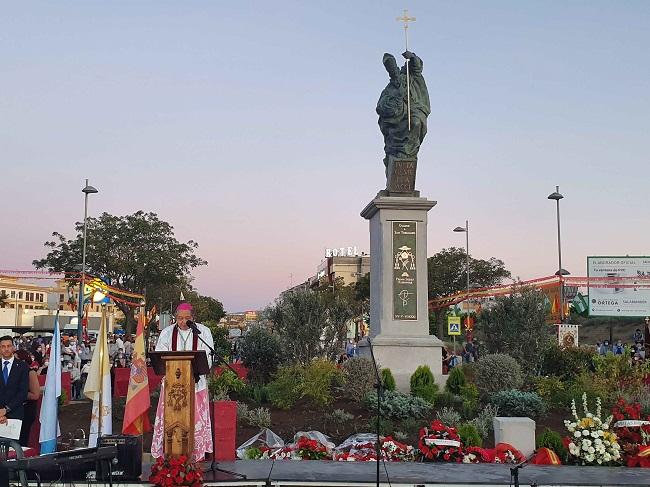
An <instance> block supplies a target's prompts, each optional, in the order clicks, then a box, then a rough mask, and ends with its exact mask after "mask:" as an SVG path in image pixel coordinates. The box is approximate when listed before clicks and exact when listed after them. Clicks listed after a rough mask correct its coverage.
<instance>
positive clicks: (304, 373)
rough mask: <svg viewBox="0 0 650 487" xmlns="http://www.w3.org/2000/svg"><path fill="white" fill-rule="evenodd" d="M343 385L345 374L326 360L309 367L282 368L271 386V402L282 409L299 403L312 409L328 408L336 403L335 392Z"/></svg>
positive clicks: (313, 363) (318, 361)
mask: <svg viewBox="0 0 650 487" xmlns="http://www.w3.org/2000/svg"><path fill="white" fill-rule="evenodd" d="M341 384H343V374H342V372H341V371H340V370H339V369H338V368H337V367H336V365H334V364H333V363H331V362H329V361H327V360H315V361H314V362H312V363H311V364H309V365H308V366H306V367H303V366H301V365H299V364H295V365H290V366H286V367H281V368H280V369H279V370H278V373H277V374H276V377H275V379H273V381H271V382H270V383H269V385H268V395H269V401H271V404H273V405H274V406H275V407H277V408H280V409H290V408H291V407H293V405H294V404H295V403H296V402H297V401H298V400H300V399H306V400H307V401H308V402H309V404H310V405H311V406H315V407H319V408H322V407H325V406H327V405H328V404H330V403H331V402H332V401H333V400H334V396H333V395H332V390H333V389H334V388H335V387H338V386H340V385H341Z"/></svg>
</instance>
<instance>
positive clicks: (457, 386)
mask: <svg viewBox="0 0 650 487" xmlns="http://www.w3.org/2000/svg"><path fill="white" fill-rule="evenodd" d="M465 384H467V379H466V378H465V373H464V372H463V371H462V367H454V368H453V369H451V372H449V377H447V383H446V384H445V390H446V391H448V392H451V393H452V394H456V395H457V396H459V395H460V394H461V393H460V390H461V388H463V387H464V386H465Z"/></svg>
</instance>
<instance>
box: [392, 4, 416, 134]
mask: <svg viewBox="0 0 650 487" xmlns="http://www.w3.org/2000/svg"><path fill="white" fill-rule="evenodd" d="M396 20H397V21H398V22H404V44H405V45H406V49H405V50H406V51H408V50H409V22H415V17H409V11H408V10H407V9H404V15H403V16H401V17H397V19H396ZM406 110H407V115H408V124H409V132H410V131H411V78H410V76H409V60H408V59H407V60H406Z"/></svg>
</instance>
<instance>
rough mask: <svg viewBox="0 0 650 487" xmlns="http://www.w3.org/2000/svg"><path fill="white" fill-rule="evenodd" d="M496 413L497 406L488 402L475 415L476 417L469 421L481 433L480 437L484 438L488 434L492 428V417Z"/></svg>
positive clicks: (497, 411)
mask: <svg viewBox="0 0 650 487" xmlns="http://www.w3.org/2000/svg"><path fill="white" fill-rule="evenodd" d="M498 413H499V408H498V407H496V406H495V405H493V404H488V405H487V406H485V407H484V408H483V409H482V410H481V411H480V412H479V413H478V414H477V415H476V418H474V419H472V420H471V421H470V423H472V424H473V425H474V426H475V427H476V431H478V434H479V435H481V438H483V439H486V438H487V437H488V436H489V435H490V432H491V431H492V430H493V429H494V418H495V416H496V415H497V414H498Z"/></svg>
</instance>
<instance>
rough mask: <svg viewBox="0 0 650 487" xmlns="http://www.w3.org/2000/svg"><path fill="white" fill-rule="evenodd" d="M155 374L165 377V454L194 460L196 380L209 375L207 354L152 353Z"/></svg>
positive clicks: (201, 352)
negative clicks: (196, 377)
mask: <svg viewBox="0 0 650 487" xmlns="http://www.w3.org/2000/svg"><path fill="white" fill-rule="evenodd" d="M149 357H150V358H151V365H152V366H153V368H154V370H155V372H156V374H158V375H164V376H165V378H164V379H163V380H164V384H165V387H164V389H165V394H164V396H161V397H160V399H159V400H160V401H165V402H164V403H163V404H164V421H165V423H164V424H165V427H164V435H163V452H164V454H165V455H171V456H179V455H186V456H187V457H188V458H191V457H192V451H194V397H195V395H194V384H195V380H194V377H195V376H198V375H205V374H208V373H209V372H210V367H209V366H208V359H207V356H206V354H205V351H203V350H198V351H193V350H188V351H182V352H149Z"/></svg>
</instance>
